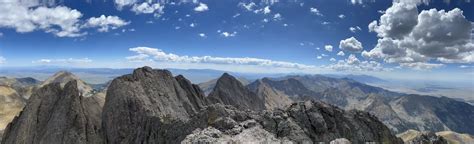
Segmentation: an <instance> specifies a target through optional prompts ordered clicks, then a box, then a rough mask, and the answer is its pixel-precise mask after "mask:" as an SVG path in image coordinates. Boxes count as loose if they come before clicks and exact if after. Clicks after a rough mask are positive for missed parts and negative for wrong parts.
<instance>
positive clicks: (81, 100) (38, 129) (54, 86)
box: [2, 80, 104, 144]
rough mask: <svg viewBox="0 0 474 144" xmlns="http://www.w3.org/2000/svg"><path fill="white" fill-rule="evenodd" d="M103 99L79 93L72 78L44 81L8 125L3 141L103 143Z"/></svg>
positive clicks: (14, 143)
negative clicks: (63, 80) (62, 81)
mask: <svg viewBox="0 0 474 144" xmlns="http://www.w3.org/2000/svg"><path fill="white" fill-rule="evenodd" d="M103 102H104V100H103V99H101V98H99V97H84V96H82V95H81V92H80V90H79V88H78V85H77V81H75V80H72V81H69V82H68V83H66V84H65V86H64V87H61V85H60V83H51V84H47V85H44V86H43V87H42V88H40V89H38V90H37V91H36V92H35V93H34V94H33V95H32V96H31V98H30V99H29V100H28V102H27V104H26V106H25V107H24V108H23V111H21V113H20V114H19V116H17V117H15V118H14V120H13V121H12V122H11V123H10V124H9V125H8V126H7V128H6V129H5V132H4V135H3V140H2V143H5V144H17V143H45V144H56V143H58V144H59V143H70V144H81V143H103V142H104V141H103V137H102V132H101V112H102V104H103Z"/></svg>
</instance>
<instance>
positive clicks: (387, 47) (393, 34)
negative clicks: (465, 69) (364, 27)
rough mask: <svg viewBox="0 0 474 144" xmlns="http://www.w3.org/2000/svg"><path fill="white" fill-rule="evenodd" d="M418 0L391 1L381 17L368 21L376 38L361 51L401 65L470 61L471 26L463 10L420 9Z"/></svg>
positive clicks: (472, 59)
mask: <svg viewBox="0 0 474 144" xmlns="http://www.w3.org/2000/svg"><path fill="white" fill-rule="evenodd" d="M417 4H419V2H418V3H412V2H405V1H400V2H394V3H393V5H392V6H391V7H390V8H388V9H387V10H386V12H385V14H383V15H382V16H381V17H380V20H379V21H378V22H377V21H373V22H372V23H370V24H369V26H368V27H369V30H370V31H373V32H376V33H377V36H378V37H379V40H378V43H377V45H376V46H375V48H374V49H372V50H370V51H364V52H362V56H364V57H366V58H371V59H383V60H384V61H385V62H388V63H399V64H400V66H402V67H410V68H414V69H431V68H438V67H441V66H442V65H443V64H439V63H438V64H435V63H430V62H432V61H433V60H437V61H439V62H441V63H473V62H474V43H473V41H472V35H471V31H472V29H473V26H472V24H471V22H470V21H468V20H467V19H466V18H465V17H464V15H463V12H462V11H461V10H460V9H458V8H455V9H453V10H450V11H445V10H436V9H430V10H422V11H421V12H420V13H418V10H417Z"/></svg>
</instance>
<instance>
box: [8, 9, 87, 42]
mask: <svg viewBox="0 0 474 144" xmlns="http://www.w3.org/2000/svg"><path fill="white" fill-rule="evenodd" d="M32 2H33V1H32ZM32 2H24V1H2V2H0V28H12V29H15V30H16V31H17V32H19V33H27V32H33V31H37V30H42V31H44V32H46V33H52V34H54V35H56V36H58V37H79V36H84V35H86V34H87V33H86V32H81V30H82V29H83V28H87V26H85V25H86V24H84V21H83V20H81V18H82V16H83V15H82V13H81V12H80V11H78V10H75V9H70V8H69V7H65V6H51V7H46V6H42V5H38V4H33V3H32Z"/></svg>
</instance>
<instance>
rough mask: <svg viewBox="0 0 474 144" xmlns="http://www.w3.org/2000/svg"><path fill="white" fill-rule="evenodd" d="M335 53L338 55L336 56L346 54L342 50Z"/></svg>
mask: <svg viewBox="0 0 474 144" xmlns="http://www.w3.org/2000/svg"><path fill="white" fill-rule="evenodd" d="M337 55H338V56H344V55H346V54H345V53H344V52H343V51H339V52H338V53H337Z"/></svg>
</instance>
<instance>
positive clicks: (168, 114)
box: [102, 67, 207, 143]
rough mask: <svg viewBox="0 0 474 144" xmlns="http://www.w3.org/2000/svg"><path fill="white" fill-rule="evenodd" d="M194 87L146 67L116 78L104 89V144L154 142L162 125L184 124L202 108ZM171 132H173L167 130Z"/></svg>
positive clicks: (168, 73) (158, 136) (158, 140)
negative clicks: (181, 122) (183, 122)
mask: <svg viewBox="0 0 474 144" xmlns="http://www.w3.org/2000/svg"><path fill="white" fill-rule="evenodd" d="M203 98H204V95H202V92H201V91H200V90H199V89H198V87H197V86H196V85H192V84H191V83H190V82H189V81H188V80H186V79H184V77H182V76H178V77H177V78H175V77H173V76H172V74H171V73H170V72H169V71H167V70H153V69H152V68H150V67H143V68H139V69H136V70H135V71H134V72H133V74H129V75H125V76H121V77H118V78H116V79H115V80H113V81H112V83H111V84H110V86H109V88H108V90H107V96H106V103H105V105H104V109H103V110H104V111H103V117H102V118H103V126H104V131H105V138H106V141H107V142H108V143H155V142H160V141H162V140H163V138H162V137H163V134H162V133H161V132H162V131H161V130H163V129H162V128H163V127H162V125H165V124H166V123H170V122H173V121H177V123H179V122H180V121H187V120H188V119H189V117H190V116H191V115H193V114H195V113H197V112H198V111H199V110H200V109H201V108H203V106H205V105H206V103H207V102H206V100H205V99H203ZM167 130H168V131H172V130H173V129H167Z"/></svg>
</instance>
